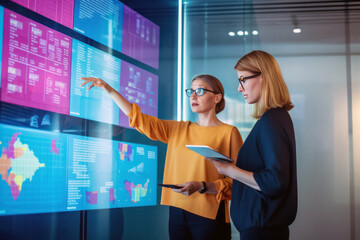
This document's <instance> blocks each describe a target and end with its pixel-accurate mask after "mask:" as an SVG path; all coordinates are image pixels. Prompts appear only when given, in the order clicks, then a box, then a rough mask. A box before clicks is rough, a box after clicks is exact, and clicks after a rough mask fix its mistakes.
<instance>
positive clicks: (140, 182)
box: [67, 136, 157, 210]
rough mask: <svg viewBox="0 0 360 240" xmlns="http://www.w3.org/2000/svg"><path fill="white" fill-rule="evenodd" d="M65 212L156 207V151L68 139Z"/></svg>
mask: <svg viewBox="0 0 360 240" xmlns="http://www.w3.org/2000/svg"><path fill="white" fill-rule="evenodd" d="M69 153H70V156H69V158H68V203H67V210H85V209H103V208H116V207H129V206H147V205H156V191H157V189H156V186H157V185H156V179H157V178H156V169H157V167H156V163H157V148H156V147H153V146H146V145H141V144H132V143H124V142H117V141H111V140H106V139H98V138H92V137H83V136H69Z"/></svg>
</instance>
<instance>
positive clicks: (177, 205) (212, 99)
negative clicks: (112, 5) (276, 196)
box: [82, 75, 243, 240]
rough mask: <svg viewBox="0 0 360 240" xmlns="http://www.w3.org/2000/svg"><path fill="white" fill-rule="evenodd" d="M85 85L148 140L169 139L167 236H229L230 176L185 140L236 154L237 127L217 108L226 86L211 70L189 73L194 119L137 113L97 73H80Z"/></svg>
mask: <svg viewBox="0 0 360 240" xmlns="http://www.w3.org/2000/svg"><path fill="white" fill-rule="evenodd" d="M82 79H83V80H84V82H83V83H82V86H83V85H85V84H87V83H90V86H89V87H88V89H91V88H92V87H94V86H95V87H100V88H102V89H104V90H105V91H106V92H107V93H108V94H109V95H110V96H111V97H112V98H113V100H114V101H115V102H116V104H117V105H118V106H119V107H120V109H121V110H122V111H123V112H124V113H125V114H126V115H127V116H128V117H129V121H130V126H131V127H135V128H136V129H137V130H138V131H139V132H141V133H143V134H145V135H146V136H147V137H149V138H150V139H152V140H160V141H162V142H164V143H166V144H168V148H167V153H166V161H165V170H164V178H163V182H164V183H167V184H176V185H177V186H179V187H181V188H180V189H169V188H164V189H163V191H162V196H161V204H162V205H168V206H170V217H169V234H170V239H172V240H173V239H175V240H176V239H181V240H184V239H185V240H186V239H196V240H200V239H206V240H211V239H230V238H231V232H230V217H229V200H230V198H231V190H232V179H230V178H228V177H226V176H224V175H222V174H219V173H218V171H217V170H216V168H215V167H214V166H213V165H212V164H211V162H209V161H207V160H205V158H204V157H202V156H201V155H199V154H197V153H195V152H193V151H191V150H189V149H187V148H186V147H185V145H187V144H189V145H208V146H210V147H211V148H213V149H215V150H217V151H219V152H220V153H222V154H224V155H226V156H228V157H230V158H231V159H233V160H236V157H237V154H238V152H239V149H240V147H241V145H242V143H243V141H242V138H241V136H240V133H239V131H238V130H237V128H236V127H233V126H230V125H227V124H225V123H223V122H221V121H220V120H219V119H218V118H217V116H216V114H217V113H219V112H221V111H222V110H223V109H224V108H225V99H224V89H223V86H222V84H221V82H220V81H219V80H218V79H217V78H215V77H213V76H211V75H199V76H196V77H194V78H193V80H192V84H191V88H190V89H187V90H186V94H187V96H189V97H190V104H191V110H192V111H193V112H195V113H197V115H198V121H197V122H190V121H186V122H184V121H174V120H161V119H158V118H156V117H153V116H149V115H146V114H143V113H141V111H140V107H139V106H138V105H136V104H134V103H133V104H131V103H129V102H128V101H127V100H126V99H125V98H124V97H123V96H122V95H121V94H120V93H119V92H117V91H116V90H114V89H113V88H112V87H111V86H109V85H108V84H107V83H106V82H104V81H103V80H101V79H99V78H93V77H87V78H82Z"/></svg>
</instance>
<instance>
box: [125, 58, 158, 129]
mask: <svg viewBox="0 0 360 240" xmlns="http://www.w3.org/2000/svg"><path fill="white" fill-rule="evenodd" d="M120 93H121V95H123V96H124V97H125V98H126V99H127V100H128V101H129V102H131V103H136V104H137V105H139V106H140V108H141V112H142V113H145V114H148V115H151V116H155V117H157V115H158V76H157V75H155V74H152V73H150V72H148V71H145V70H143V69H141V68H139V67H136V66H134V65H132V64H130V63H128V62H125V61H122V62H121V78H120ZM119 125H120V126H122V127H129V118H128V117H127V116H126V115H125V114H124V113H123V112H120V115H119Z"/></svg>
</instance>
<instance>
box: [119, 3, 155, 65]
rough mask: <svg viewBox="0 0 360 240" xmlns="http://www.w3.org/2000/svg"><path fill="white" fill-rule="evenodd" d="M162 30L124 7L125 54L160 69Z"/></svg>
mask: <svg viewBox="0 0 360 240" xmlns="http://www.w3.org/2000/svg"><path fill="white" fill-rule="evenodd" d="M159 40H160V28H159V26H157V25H156V24H154V23H152V22H151V21H149V20H148V19H146V18H144V17H143V16H142V15H140V14H139V13H137V12H135V11H134V10H132V9H131V8H129V7H127V6H126V5H124V23H123V47H122V49H123V53H125V54H126V55H128V56H130V57H133V58H135V59H137V60H139V61H141V62H143V63H146V64H148V65H150V66H152V67H154V68H159Z"/></svg>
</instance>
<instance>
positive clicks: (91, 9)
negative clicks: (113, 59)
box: [74, 0, 123, 52]
mask: <svg viewBox="0 0 360 240" xmlns="http://www.w3.org/2000/svg"><path fill="white" fill-rule="evenodd" d="M74 11H75V13H74V30H75V31H77V32H80V33H81V34H83V35H85V36H86V37H89V38H91V39H94V40H95V41H97V42H99V43H102V44H104V45H105V46H108V47H110V48H112V49H115V50H117V51H119V52H121V49H122V23H123V4H122V3H121V2H120V1H118V0H103V1H88V0H79V1H75V9H74Z"/></svg>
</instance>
